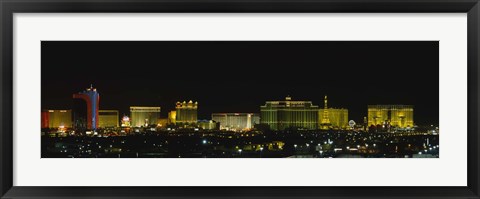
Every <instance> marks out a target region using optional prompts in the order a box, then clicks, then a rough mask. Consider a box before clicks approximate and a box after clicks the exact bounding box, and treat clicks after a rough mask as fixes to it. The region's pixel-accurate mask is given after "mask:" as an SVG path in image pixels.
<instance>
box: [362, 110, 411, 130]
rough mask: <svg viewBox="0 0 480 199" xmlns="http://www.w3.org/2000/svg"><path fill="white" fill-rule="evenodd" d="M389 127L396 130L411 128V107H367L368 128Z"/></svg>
mask: <svg viewBox="0 0 480 199" xmlns="http://www.w3.org/2000/svg"><path fill="white" fill-rule="evenodd" d="M372 125H374V126H377V125H382V126H383V125H390V126H392V127H397V128H407V127H413V125H414V123H413V106H411V105H369V106H368V126H372Z"/></svg>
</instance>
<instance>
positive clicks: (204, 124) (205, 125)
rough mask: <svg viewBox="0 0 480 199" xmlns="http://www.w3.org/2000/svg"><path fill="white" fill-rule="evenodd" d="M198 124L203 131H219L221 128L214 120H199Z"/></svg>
mask: <svg viewBox="0 0 480 199" xmlns="http://www.w3.org/2000/svg"><path fill="white" fill-rule="evenodd" d="M197 124H198V128H200V129H203V130H218V129H219V128H220V125H219V123H218V122H216V121H213V120H199V121H198V123H197Z"/></svg>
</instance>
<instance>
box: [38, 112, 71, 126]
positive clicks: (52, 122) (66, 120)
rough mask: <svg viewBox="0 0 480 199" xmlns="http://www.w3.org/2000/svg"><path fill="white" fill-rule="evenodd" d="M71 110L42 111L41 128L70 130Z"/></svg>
mask: <svg viewBox="0 0 480 199" xmlns="http://www.w3.org/2000/svg"><path fill="white" fill-rule="evenodd" d="M72 126H73V124H72V110H44V111H42V128H72Z"/></svg>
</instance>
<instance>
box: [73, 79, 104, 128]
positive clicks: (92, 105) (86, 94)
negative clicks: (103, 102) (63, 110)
mask: <svg viewBox="0 0 480 199" xmlns="http://www.w3.org/2000/svg"><path fill="white" fill-rule="evenodd" d="M73 99H80V100H83V101H84V102H85V103H86V109H87V110H86V114H81V113H80V114H75V113H74V120H75V121H74V122H75V124H76V126H77V127H78V126H82V127H83V128H86V129H90V130H95V129H97V127H98V105H99V102H100V94H98V92H97V89H96V88H93V86H92V85H90V88H87V89H86V90H85V91H82V92H79V93H76V94H73ZM83 111H84V110H83ZM83 111H82V110H79V111H78V112H83ZM80 117H83V118H80ZM78 123H85V124H78Z"/></svg>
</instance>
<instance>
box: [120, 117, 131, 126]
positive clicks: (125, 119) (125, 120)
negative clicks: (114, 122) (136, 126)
mask: <svg viewBox="0 0 480 199" xmlns="http://www.w3.org/2000/svg"><path fill="white" fill-rule="evenodd" d="M121 126H122V127H130V118H129V117H128V116H126V115H124V116H123V117H122V124H121Z"/></svg>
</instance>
